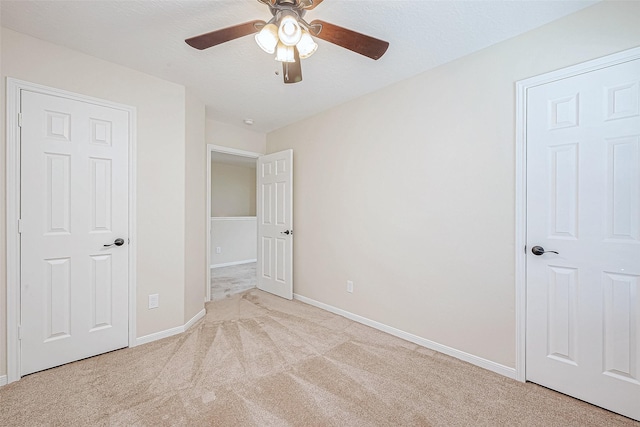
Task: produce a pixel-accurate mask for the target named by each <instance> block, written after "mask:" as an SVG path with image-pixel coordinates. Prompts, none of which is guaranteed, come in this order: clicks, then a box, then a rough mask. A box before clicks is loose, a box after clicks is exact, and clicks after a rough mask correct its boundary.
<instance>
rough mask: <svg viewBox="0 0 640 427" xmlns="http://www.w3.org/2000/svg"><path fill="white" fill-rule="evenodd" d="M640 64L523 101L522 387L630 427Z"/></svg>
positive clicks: (548, 88) (638, 267) (636, 377)
mask: <svg viewBox="0 0 640 427" xmlns="http://www.w3.org/2000/svg"><path fill="white" fill-rule="evenodd" d="M639 98H640V60H634V61H629V62H625V63H622V64H618V65H615V66H610V67H606V68H602V69H599V70H596V71H592V72H588V73H582V74H579V75H577V76H574V77H570V78H564V79H560V80H556V81H554V82H551V83H547V84H544V85H539V86H536V87H533V88H530V89H529V90H528V94H527V100H528V102H527V171H528V174H527V269H526V271H527V273H526V274H527V325H526V327H527V335H526V336H527V338H526V377H527V380H529V381H533V382H536V383H538V384H541V385H543V386H546V387H549V388H552V389H555V390H558V391H560V392H562V393H566V394H569V395H571V396H574V397H577V398H579V399H582V400H585V401H587V402H591V403H593V404H595V405H598V406H602V407H604V408H607V409H610V410H612V411H615V412H618V413H620V414H623V415H626V416H627V417H631V418H634V419H637V420H640V99H639Z"/></svg>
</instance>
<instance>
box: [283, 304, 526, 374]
mask: <svg viewBox="0 0 640 427" xmlns="http://www.w3.org/2000/svg"><path fill="white" fill-rule="evenodd" d="M293 298H294V299H297V300H298V301H301V302H304V303H305V304H309V305H312V306H314V307H318V308H321V309H323V310H326V311H329V312H331V313H335V314H338V315H340V316H342V317H346V318H347V319H350V320H353V321H355V322H358V323H362V324H363V325H367V326H370V327H372V328H374V329H377V330H379V331H382V332H386V333H388V334H391V335H393V336H396V337H398V338H402V339H403V340H406V341H410V342H412V343H414V344H418V345H420V346H422V347H426V348H428V349H431V350H434V351H437V352H439V353H443V354H446V355H448V356H452V357H455V358H457V359H460V360H464V361H465V362H469V363H471V364H472V365H476V366H479V367H481V368H484V369H487V370H489V371H493V372H495V373H497V374H500V375H504V376H505V377H509V378H512V379H516V370H515V368H510V367H508V366H504V365H501V364H499V363H496V362H492V361H491V360H487V359H483V358H482V357H478V356H474V355H473V354H469V353H465V352H464V351H460V350H457V349H455V348H451V347H447V346H446V345H442V344H439V343H437V342H435V341H431V340H428V339H425V338H422V337H419V336H417V335H413V334H410V333H408V332H405V331H401V330H400V329H396V328H394V327H391V326H388V325H385V324H383V323H380V322H376V321H375V320H371V319H367V318H366V317H362V316H359V315H357V314H353V313H351V312H348V311H345V310H342V309H340V308H337V307H334V306H331V305H328V304H325V303H322V302H319V301H316V300H313V299H311V298H307V297H305V296H302V295H298V294H293Z"/></svg>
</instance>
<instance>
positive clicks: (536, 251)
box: [531, 246, 558, 256]
mask: <svg viewBox="0 0 640 427" xmlns="http://www.w3.org/2000/svg"><path fill="white" fill-rule="evenodd" d="M531 252H533V254H534V255H537V256H540V255H542V254H545V253H552V254H558V252H556V251H545V250H544V248H543V247H542V246H534V247H532V248H531Z"/></svg>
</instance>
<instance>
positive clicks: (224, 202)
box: [211, 162, 256, 217]
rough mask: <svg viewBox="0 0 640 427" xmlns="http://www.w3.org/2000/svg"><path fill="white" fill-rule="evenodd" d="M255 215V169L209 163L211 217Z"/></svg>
mask: <svg viewBox="0 0 640 427" xmlns="http://www.w3.org/2000/svg"><path fill="white" fill-rule="evenodd" d="M255 215H256V169H255V167H249V166H239V165H231V164H226V163H218V162H211V216H213V217H219V216H255Z"/></svg>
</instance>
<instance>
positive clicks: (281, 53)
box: [276, 43, 296, 62]
mask: <svg viewBox="0 0 640 427" xmlns="http://www.w3.org/2000/svg"><path fill="white" fill-rule="evenodd" d="M276 61H280V62H296V58H295V53H294V51H293V46H287V45H285V44H284V43H278V49H277V50H276Z"/></svg>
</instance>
